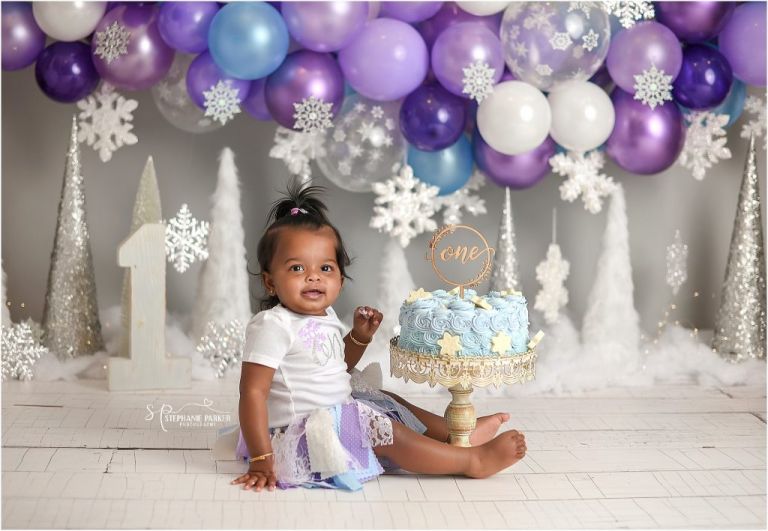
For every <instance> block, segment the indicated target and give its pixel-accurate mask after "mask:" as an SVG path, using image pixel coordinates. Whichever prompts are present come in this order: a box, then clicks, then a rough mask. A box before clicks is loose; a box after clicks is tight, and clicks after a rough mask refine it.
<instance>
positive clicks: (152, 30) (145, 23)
mask: <svg viewBox="0 0 768 531" xmlns="http://www.w3.org/2000/svg"><path fill="white" fill-rule="evenodd" d="M158 13H159V9H158V7H157V6H154V5H138V4H137V5H122V6H117V7H116V8H114V9H112V10H111V11H108V12H107V14H106V15H104V18H102V19H101V22H99V25H98V26H96V29H95V30H94V37H93V40H92V41H91V53H92V55H93V64H94V65H95V66H96V70H97V71H98V72H99V74H100V75H101V77H102V78H104V79H105V80H106V81H108V82H109V83H111V84H112V85H114V86H115V87H117V88H120V89H123V90H143V89H146V88H149V87H151V86H152V85H154V84H155V83H157V82H158V81H160V80H161V79H162V78H163V77H165V75H166V74H167V73H168V71H169V70H170V69H171V64H172V63H173V48H171V47H170V46H168V45H167V44H166V43H165V41H164V40H163V38H162V37H161V36H160V31H159V30H158V29H157V17H158ZM114 22H117V23H118V24H119V25H120V26H123V28H124V29H125V30H126V31H128V32H130V34H131V35H130V39H129V40H128V46H127V50H128V53H125V54H122V55H120V56H118V57H116V58H115V59H113V60H112V61H107V59H106V58H104V57H101V56H98V55H96V54H95V52H96V50H97V48H98V38H97V37H98V35H97V34H98V33H99V32H103V31H105V30H106V29H107V28H108V27H109V26H110V25H111V24H112V23H114Z"/></svg>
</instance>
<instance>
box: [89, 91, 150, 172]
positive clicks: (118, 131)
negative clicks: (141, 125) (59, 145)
mask: <svg viewBox="0 0 768 531" xmlns="http://www.w3.org/2000/svg"><path fill="white" fill-rule="evenodd" d="M138 106H139V103H138V102H137V101H136V100H131V99H126V98H124V97H123V96H122V95H121V94H119V93H118V92H115V88H114V87H113V86H112V85H110V84H109V83H102V84H101V87H99V90H97V91H96V92H95V93H94V94H92V95H91V96H88V97H87V98H85V99H82V100H80V101H78V102H77V108H78V109H80V113H79V114H78V115H77V117H78V128H79V131H78V133H77V140H78V141H79V142H85V143H87V144H88V145H89V146H92V147H93V149H94V150H96V151H97V152H98V154H99V158H100V159H101V161H102V162H107V161H109V160H110V159H111V158H112V153H114V152H115V151H117V150H118V149H120V148H121V147H123V146H132V145H134V144H135V143H137V142H138V141H139V139H138V137H136V135H135V134H133V133H132V132H131V130H132V129H133V124H132V123H131V122H132V121H133V114H131V113H132V112H133V111H135V110H136V108H137V107H138ZM89 120H90V121H89Z"/></svg>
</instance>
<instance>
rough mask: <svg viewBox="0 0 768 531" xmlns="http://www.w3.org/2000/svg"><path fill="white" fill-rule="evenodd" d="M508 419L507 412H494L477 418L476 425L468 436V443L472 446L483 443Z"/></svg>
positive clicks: (491, 437) (494, 434) (493, 435)
mask: <svg viewBox="0 0 768 531" xmlns="http://www.w3.org/2000/svg"><path fill="white" fill-rule="evenodd" d="M508 420H509V413H494V414H493V415H487V416H485V417H480V418H478V419H477V426H476V427H475V431H473V432H472V435H470V436H469V443H470V444H471V445H472V446H480V445H481V444H485V443H487V442H488V441H490V440H491V439H493V438H494V437H495V436H496V432H497V431H499V428H500V427H501V425H502V424H504V423H505V422H507V421H508Z"/></svg>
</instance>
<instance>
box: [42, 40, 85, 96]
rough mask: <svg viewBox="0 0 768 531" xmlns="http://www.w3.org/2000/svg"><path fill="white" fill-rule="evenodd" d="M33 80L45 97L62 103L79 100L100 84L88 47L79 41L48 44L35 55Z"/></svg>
mask: <svg viewBox="0 0 768 531" xmlns="http://www.w3.org/2000/svg"><path fill="white" fill-rule="evenodd" d="M35 79H36V80H37V84H38V85H39V86H40V89H41V90H42V91H43V92H44V93H45V95H46V96H48V97H49V98H51V99H52V100H56V101H59V102H61V103H72V102H75V101H79V100H81V99H83V98H85V97H86V96H88V95H89V94H90V93H91V92H93V91H94V89H95V88H96V86H97V85H98V84H99V74H98V73H97V72H96V69H95V68H94V67H93V62H92V61H91V50H90V47H89V46H88V45H87V44H85V43H82V42H54V43H53V44H51V45H50V46H48V47H47V48H46V49H45V50H43V53H41V54H40V57H38V58H37V63H36V64H35Z"/></svg>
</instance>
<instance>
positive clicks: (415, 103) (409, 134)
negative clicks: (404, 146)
mask: <svg viewBox="0 0 768 531" xmlns="http://www.w3.org/2000/svg"><path fill="white" fill-rule="evenodd" d="M464 101H465V100H463V99H461V98H459V97H458V96H454V95H453V94H451V93H450V92H448V91H447V90H445V89H444V88H443V87H441V86H440V85H437V84H431V85H422V86H420V87H419V88H417V89H416V90H414V91H413V92H411V93H410V94H408V96H407V97H406V98H405V100H404V101H403V105H402V106H401V107H400V131H402V133H403V136H404V137H405V139H406V140H407V141H408V142H409V143H410V144H411V145H413V146H414V147H416V148H417V149H420V150H422V151H439V150H441V149H445V148H447V147H448V146H452V145H453V144H455V143H456V141H457V140H458V139H459V137H460V136H461V135H462V133H463V132H464V122H465V121H466V114H467V113H466V110H465V103H464Z"/></svg>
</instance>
